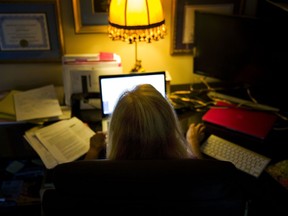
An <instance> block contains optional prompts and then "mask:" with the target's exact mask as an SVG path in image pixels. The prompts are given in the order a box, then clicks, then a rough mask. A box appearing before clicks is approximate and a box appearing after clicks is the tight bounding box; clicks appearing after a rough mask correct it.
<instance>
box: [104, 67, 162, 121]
mask: <svg viewBox="0 0 288 216" xmlns="http://www.w3.org/2000/svg"><path fill="white" fill-rule="evenodd" d="M139 84H151V85H153V86H154V87H155V88H156V89H157V90H158V91H159V92H160V93H161V94H162V95H163V96H164V97H166V85H165V72H164V71H163V72H150V73H132V74H118V75H103V76H99V87H100V95H101V108H102V116H103V117H106V116H109V115H111V114H112V112H113V110H114V107H115V105H116V103H117V102H118V99H119V97H120V96H121V94H122V93H123V92H125V91H127V90H131V89H133V88H134V87H135V86H136V85H139Z"/></svg>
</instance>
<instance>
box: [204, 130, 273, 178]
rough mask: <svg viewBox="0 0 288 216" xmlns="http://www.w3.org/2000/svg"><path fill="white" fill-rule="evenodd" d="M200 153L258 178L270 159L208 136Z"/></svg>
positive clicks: (216, 137) (213, 136) (218, 138)
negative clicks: (228, 162)
mask: <svg viewBox="0 0 288 216" xmlns="http://www.w3.org/2000/svg"><path fill="white" fill-rule="evenodd" d="M201 151H202V152H203V153H204V154H206V155H208V156H210V157H213V158H215V159H218V160H224V161H230V162H231V163H233V164H234V165H235V167H236V168H238V169H239V170H241V171H243V172H246V173H248V174H250V175H252V176H255V177H258V176H259V175H260V174H261V173H262V171H263V170H264V169H265V167H266V166H267V165H268V163H269V162H270V160H271V159H270V158H268V157H265V156H263V155H260V154H258V153H256V152H254V151H251V150H249V149H246V148H244V147H242V146H239V145H237V144H235V143H232V142H230V141H228V140H225V139H222V138H220V137H218V136H215V135H210V136H209V137H208V139H207V140H206V141H205V142H204V143H203V145H202V146H201Z"/></svg>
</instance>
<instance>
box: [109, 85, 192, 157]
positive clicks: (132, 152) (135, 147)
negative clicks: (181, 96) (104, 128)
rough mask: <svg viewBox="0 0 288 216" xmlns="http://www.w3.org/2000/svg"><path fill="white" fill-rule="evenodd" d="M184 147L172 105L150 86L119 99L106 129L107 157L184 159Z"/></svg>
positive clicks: (141, 86) (186, 154)
mask: <svg viewBox="0 0 288 216" xmlns="http://www.w3.org/2000/svg"><path fill="white" fill-rule="evenodd" d="M187 148H188V145H187V143H186V139H185V137H184V135H183V134H182V131H181V128H180V126H179V123H178V118H177V115H176V114H175V112H174V109H173V107H172V106H171V105H170V103H169V102H168V101H167V99H166V98H165V97H163V96H162V95H161V94H160V92H158V91H157V90H156V89H155V88H154V87H153V86H152V85H149V84H144V85H139V86H136V87H135V88H134V89H133V90H131V91H127V92H125V93H124V94H123V95H122V96H121V97H120V98H119V101H118V103H117V105H116V107H115V109H114V112H113V114H112V116H111V121H110V126H109V129H108V146H107V158H108V159H118V160H124V159H140V160H141V159H177V158H187V157H189V156H188V152H187Z"/></svg>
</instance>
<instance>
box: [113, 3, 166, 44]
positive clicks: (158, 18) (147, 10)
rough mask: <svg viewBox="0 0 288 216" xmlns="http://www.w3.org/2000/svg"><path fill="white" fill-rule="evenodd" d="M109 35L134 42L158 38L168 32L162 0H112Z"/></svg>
mask: <svg viewBox="0 0 288 216" xmlns="http://www.w3.org/2000/svg"><path fill="white" fill-rule="evenodd" d="M108 32H109V37H110V38H112V39H113V40H118V39H119V40H124V41H129V42H130V43H132V42H135V41H136V42H137V41H147V42H151V40H158V39H159V38H163V37H164V35H165V34H166V27H165V18H164V14H163V9H162V4H161V0H111V2H110V8H109V27H108Z"/></svg>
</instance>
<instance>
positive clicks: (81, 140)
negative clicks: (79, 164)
mask: <svg viewBox="0 0 288 216" xmlns="http://www.w3.org/2000/svg"><path fill="white" fill-rule="evenodd" d="M94 134H95V132H94V131H93V130H92V129H91V128H89V126H88V125H86V124H84V123H83V122H82V121H81V120H79V119H78V118H76V117H73V118H71V119H68V120H61V121H58V122H56V123H54V124H51V125H49V126H46V127H34V128H32V129H30V130H28V131H26V132H25V135H24V137H25V139H26V140H27V141H28V142H29V144H30V145H31V146H32V148H33V149H34V150H35V151H36V152H37V153H38V155H39V156H40V158H41V160H42V161H43V163H44V165H45V166H46V168H47V169H51V168H53V167H55V166H56V165H57V164H60V163H66V162H70V161H74V160H76V159H77V158H79V157H81V156H82V155H84V154H85V153H87V151H88V150H89V145H90V138H91V137H92V136H93V135H94Z"/></svg>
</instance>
